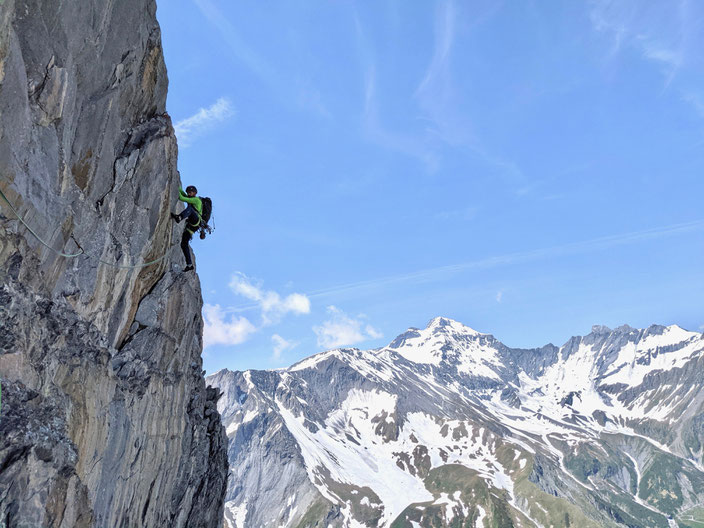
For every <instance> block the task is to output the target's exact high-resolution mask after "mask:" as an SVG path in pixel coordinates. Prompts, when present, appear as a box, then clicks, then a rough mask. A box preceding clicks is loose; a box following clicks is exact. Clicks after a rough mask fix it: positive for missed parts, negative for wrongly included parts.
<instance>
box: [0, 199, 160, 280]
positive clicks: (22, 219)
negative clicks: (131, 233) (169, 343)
mask: <svg viewBox="0 0 704 528" xmlns="http://www.w3.org/2000/svg"><path fill="white" fill-rule="evenodd" d="M0 197H2V199H3V200H5V202H7V205H9V206H10V210H11V211H12V212H13V213H14V214H15V216H16V217H17V219H18V220H19V221H20V222H22V225H24V226H25V227H26V228H27V230H28V231H29V232H30V233H32V235H33V236H34V238H36V239H37V240H38V241H39V242H40V243H41V244H42V245H44V246H46V247H47V248H49V249H50V250H51V251H53V252H54V253H56V254H57V255H59V256H60V257H64V258H75V257H80V256H81V255H85V256H86V257H88V258H92V259H95V260H97V261H98V262H100V263H101V264H105V265H106V266H110V267H111V268H117V269H135V268H144V267H146V266H151V265H152V264H156V263H157V262H160V261H161V260H163V259H164V258H166V256H167V255H168V254H169V249H171V246H169V248H168V249H167V250H166V252H165V253H164V254H163V255H162V256H160V257H159V258H157V259H154V260H150V261H149V262H145V263H143V264H135V265H132V266H125V265H121V264H114V263H112V262H107V261H105V260H103V259H100V258H98V257H94V256H93V255H89V254H88V253H86V252H85V251H84V250H83V248H80V249H81V251H80V252H78V253H62V252H61V251H57V250H56V249H54V248H53V247H51V246H50V245H49V244H47V243H46V242H45V241H44V240H43V239H42V238H41V237H40V236H39V235H38V234H37V233H35V232H34V230H33V229H32V228H31V227H29V225H28V224H27V222H25V220H24V218H22V216H20V214H19V213H18V212H17V210H16V209H15V207H14V206H13V205H12V202H10V200H9V199H8V198H7V196H5V193H4V192H2V189H0ZM172 245H173V244H172Z"/></svg>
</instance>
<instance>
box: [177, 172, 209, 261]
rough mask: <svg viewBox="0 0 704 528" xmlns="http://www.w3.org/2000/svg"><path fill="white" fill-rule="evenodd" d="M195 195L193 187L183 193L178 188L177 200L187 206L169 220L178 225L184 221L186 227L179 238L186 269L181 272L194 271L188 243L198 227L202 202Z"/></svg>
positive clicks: (196, 190)
mask: <svg viewBox="0 0 704 528" xmlns="http://www.w3.org/2000/svg"><path fill="white" fill-rule="evenodd" d="M197 194H198V189H196V188H195V187H194V186H193V185H189V186H188V187H186V191H185V192H184V191H183V189H181V188H180V187H179V189H178V199H179V200H180V201H182V202H186V203H187V204H188V206H187V207H186V208H185V209H184V210H183V212H182V213H181V214H174V213H171V218H173V219H174V220H175V221H176V223H179V222H180V221H181V220H186V227H185V228H184V229H183V235H182V236H181V249H182V250H183V256H184V257H186V267H185V268H183V271H191V270H192V269H194V268H193V260H192V259H191V246H190V244H189V242H190V241H191V239H192V238H193V233H195V232H196V231H197V230H198V228H199V227H200V222H201V218H202V216H201V215H202V214H203V202H202V201H201V199H200V198H199V197H198V196H196V195H197Z"/></svg>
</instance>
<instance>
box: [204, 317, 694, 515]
mask: <svg viewBox="0 0 704 528" xmlns="http://www.w3.org/2000/svg"><path fill="white" fill-rule="evenodd" d="M406 349H407V350H406ZM401 352H406V353H405V354H402V353H401ZM468 358H469V359H470V360H471V361H469V360H468ZM414 360H415V361H414ZM702 366H704V335H703V334H700V333H698V332H690V331H686V330H684V329H682V328H680V327H679V326H677V325H670V326H662V325H651V326H650V327H648V328H647V329H634V328H631V327H629V326H627V325H623V326H621V327H618V328H617V329H614V330H611V329H608V328H607V327H603V326H596V325H595V327H594V328H593V331H592V332H591V333H589V334H587V335H586V336H576V337H573V338H571V339H569V340H567V342H566V343H565V344H564V345H562V346H561V347H555V346H554V345H551V344H549V345H545V346H543V347H540V348H534V349H514V348H509V347H507V346H505V345H503V343H501V342H500V341H498V340H496V338H494V337H493V336H492V335H490V334H482V333H480V332H477V331H476V330H474V329H471V328H469V327H466V326H464V325H461V323H458V322H457V321H452V320H450V319H447V318H434V319H433V320H431V322H430V323H429V324H428V326H427V327H426V328H425V329H416V328H409V329H408V330H407V331H406V332H404V333H402V334H400V336H399V337H397V338H396V339H394V340H392V341H391V343H390V345H388V346H385V347H380V348H377V349H373V350H368V351H363V350H359V349H354V348H341V349H333V350H328V351H324V352H321V353H318V354H315V355H313V356H311V357H309V358H306V359H304V360H302V361H299V362H297V363H295V364H294V365H292V366H290V367H288V368H287V369H283V370H278V371H245V372H230V371H227V370H221V371H219V372H218V373H216V374H214V375H212V376H209V377H208V382H209V383H211V384H213V385H215V386H217V387H219V388H220V389H221V390H222V391H223V393H224V396H223V398H222V399H221V400H220V402H219V404H218V409H219V410H220V411H221V413H222V415H223V422H224V423H225V425H226V426H227V434H228V438H229V441H230V451H229V456H230V464H231V467H233V468H235V467H236V466H237V469H236V470H233V471H235V473H236V477H234V475H231V479H230V482H231V484H230V487H229V488H228V495H227V503H226V519H227V522H228V523H229V526H244V525H245V524H246V525H247V526H249V525H252V524H253V525H256V526H259V525H262V526H274V525H277V526H278V525H284V526H313V525H314V524H315V522H314V521H324V522H325V523H328V524H329V525H332V526H376V525H379V526H416V525H420V526H430V525H431V524H432V523H433V522H439V523H440V524H437V525H438V526H450V525H452V519H454V520H455V521H457V520H458V519H463V521H462V522H466V523H469V524H467V525H468V526H482V523H483V522H484V520H486V522H488V523H493V522H501V523H504V524H500V525H501V526H549V525H551V524H552V525H554V526H563V525H564V522H565V518H570V519H572V522H573V523H576V524H574V525H577V526H592V525H593V526H614V527H615V526H627V525H628V526H648V527H651V526H663V527H669V526H673V524H671V521H672V522H678V523H680V524H679V526H688V525H687V524H683V523H684V522H685V521H682V520H681V517H678V518H677V519H678V520H677V521H674V520H673V519H669V518H668V517H673V518H674V517H676V516H677V515H680V516H683V515H685V514H686V512H688V511H690V510H689V509H688V508H692V507H693V505H695V504H697V503H698V502H700V501H702V500H704V468H703V467H702V454H703V449H702V445H703V444H704V430H703V429H702V423H704V391H702V383H701V380H700V377H701V376H700V375H699V373H700V372H701V368H702ZM261 445H264V446H265V447H261ZM262 449H264V451H262ZM272 450H273V452H279V450H281V453H280V456H281V457H283V458H279V459H278V460H277V461H273V460H269V459H267V458H264V455H263V453H266V455H267V456H268V457H271V454H272ZM510 452H511V453H513V455H510V456H509V453H510ZM519 453H520V455H519ZM257 456H259V457H260V459H261V460H259V461H258V462H256V463H255V462H254V458H256V457H257ZM264 467H265V468H266V469H264ZM365 467H366V468H367V469H364V468H365ZM384 468H385V469H384ZM654 468H655V469H654ZM268 472H272V473H273V474H275V475H290V479H289V478H288V477H282V478H279V479H277V481H276V482H273V481H270V480H269V479H268V478H267V476H266V474H267V473H268ZM384 475H386V476H384ZM391 475H393V478H394V479H396V481H397V482H406V484H404V485H402V486H396V487H395V486H394V485H392V484H391V483H390V481H388V478H391V477H390V476H391ZM459 475H463V476H462V478H460V477H459ZM665 476H667V478H668V479H672V480H674V482H677V483H678V484H677V487H666V486H665V484H664V482H665V480H667V479H665V480H663V479H664V478H665ZM438 479H439V480H438ZM447 479H449V480H450V481H452V482H453V483H454V484H453V485H452V486H453V487H448V486H449V484H448V483H447V482H449V481H448V480H447ZM672 480H670V481H668V482H670V483H671V481H672ZM232 482H236V483H237V484H236V485H235V486H233V485H232ZM253 482H256V483H257V484H256V485H254V484H252V483H253ZM468 483H470V484H471V486H470V485H469V484H468ZM668 485H670V484H668ZM470 488H471V489H470ZM262 489H267V490H269V491H268V492H266V493H264V497H265V499H263V498H258V499H256V500H253V497H259V496H260V495H261V494H262V493H263V492H262ZM394 490H396V491H394ZM413 490H415V491H413ZM399 491H401V492H400V493H399ZM661 492H662V493H661ZM663 493H664V495H663ZM294 495H295V496H296V497H297V498H296V500H292V497H293V496H294ZM455 495H457V496H455ZM480 496H481V497H483V499H481V500H479V498H478V497H480ZM672 496H674V497H676V498H674V499H673V498H672ZM550 497H552V498H550ZM264 500H266V501H267V503H268V504H270V505H273V506H271V508H274V509H276V508H278V507H279V506H280V508H281V509H280V511H279V513H278V515H274V516H273V517H274V518H273V519H272V518H269V517H267V515H264V513H263V510H262V507H263V506H262V504H263V503H262V501H264ZM271 508H270V510H271ZM546 512H549V513H546ZM695 513H696V514H697V515H699V513H698V512H697V511H695ZM565 516H567V517H565ZM236 519H240V520H241V521H242V522H240V523H239V524H238V522H237V521H236ZM480 519H483V520H481V521H479V520H480ZM245 520H246V523H245V524H242V523H243V522H245ZM477 522H479V524H477ZM277 523H278V524H277ZM414 523H415V524H414ZM559 523H562V524H559ZM579 523H581V524H579ZM629 523H630V524H629ZM639 523H640V524H639ZM492 526H493V524H492Z"/></svg>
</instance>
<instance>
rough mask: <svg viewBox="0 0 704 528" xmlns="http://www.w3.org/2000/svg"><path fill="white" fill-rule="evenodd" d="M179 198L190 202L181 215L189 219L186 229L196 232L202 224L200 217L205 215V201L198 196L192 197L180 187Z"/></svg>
mask: <svg viewBox="0 0 704 528" xmlns="http://www.w3.org/2000/svg"><path fill="white" fill-rule="evenodd" d="M178 199H179V200H181V201H182V202H186V203H187V204H188V207H186V209H185V210H184V211H183V212H182V213H181V214H180V215H179V216H180V217H181V218H182V219H184V218H185V219H187V220H186V221H187V226H186V229H187V230H188V231H189V232H190V233H195V231H196V230H197V229H198V227H199V226H200V219H201V217H202V216H203V202H202V201H201V199H200V198H199V197H198V196H194V197H193V198H191V197H190V196H188V195H187V194H186V192H185V191H184V190H183V189H181V188H180V187H179V188H178ZM194 213H195V214H194ZM196 215H197V216H196Z"/></svg>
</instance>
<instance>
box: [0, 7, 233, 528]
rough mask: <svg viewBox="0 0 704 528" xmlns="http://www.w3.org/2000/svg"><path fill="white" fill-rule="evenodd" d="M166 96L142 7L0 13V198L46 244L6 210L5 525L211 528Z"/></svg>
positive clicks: (1, 502) (0, 337) (210, 429)
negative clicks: (172, 214)
mask: <svg viewBox="0 0 704 528" xmlns="http://www.w3.org/2000/svg"><path fill="white" fill-rule="evenodd" d="M167 84H168V80H167V76H166V68H165V65H164V59H163V54H162V49H161V39H160V31H159V26H158V24H157V22H156V5H155V2H154V0H121V1H112V0H108V1H98V0H85V1H82V2H44V1H41V0H0V190H1V191H2V192H3V193H4V194H5V195H6V196H7V198H8V199H9V201H10V202H11V203H12V204H13V206H14V207H15V208H16V209H17V212H18V213H19V215H20V216H21V217H23V218H24V219H25V220H26V222H27V224H28V225H29V226H30V227H31V228H32V230H34V231H35V232H36V233H37V235H39V236H40V237H41V238H43V240H44V241H45V242H46V243H47V245H48V246H50V247H45V246H44V245H42V244H41V243H40V242H39V241H38V240H37V238H35V237H34V236H33V235H32V234H31V233H30V232H29V230H28V229H27V228H26V227H25V226H24V225H22V224H21V223H20V222H19V221H18V219H17V217H16V215H15V214H14V213H13V212H12V210H11V208H10V207H9V206H8V204H7V203H5V202H4V201H3V200H2V199H0V383H2V408H1V409H0V439H1V440H0V525H3V524H4V525H5V526H32V527H34V526H52V527H74V526H101V527H102V526H125V527H127V526H189V527H193V526H219V525H220V523H221V519H222V502H223V496H224V493H225V486H226V479H227V458H226V447H227V440H226V437H225V433H224V430H223V428H222V425H221V423H220V417H219V414H218V413H217V410H216V401H217V398H218V392H217V391H216V390H215V389H210V388H207V387H206V385H205V382H204V379H203V372H202V361H201V357H200V353H201V350H202V319H201V315H200V314H201V304H202V298H201V292H200V285H199V282H198V278H197V276H196V275H195V274H193V273H190V274H183V273H181V272H180V269H181V267H182V266H183V262H182V260H183V256H182V255H181V253H180V249H179V247H178V245H177V241H178V240H177V237H178V236H179V229H178V228H176V227H175V226H173V225H172V222H171V221H170V218H169V211H170V209H172V208H173V207H174V204H175V203H176V199H177V190H178V186H179V174H178V172H177V169H176V158H177V144H176V138H175V136H174V133H173V128H172V126H171V120H170V118H169V116H168V115H167V114H166V109H165V101H166V90H167ZM58 252H60V253H65V254H79V256H76V257H72V258H67V257H64V256H60V255H59V254H58ZM162 255H165V257H164V258H162V259H160V260H158V261H157V262H156V263H155V264H153V265H149V266H144V267H127V266H134V265H140V264H142V263H145V262H149V261H152V260H156V259H159V258H160V257H161V256H162ZM101 261H102V262H101ZM111 264H113V265H111ZM120 266H122V267H120Z"/></svg>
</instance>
